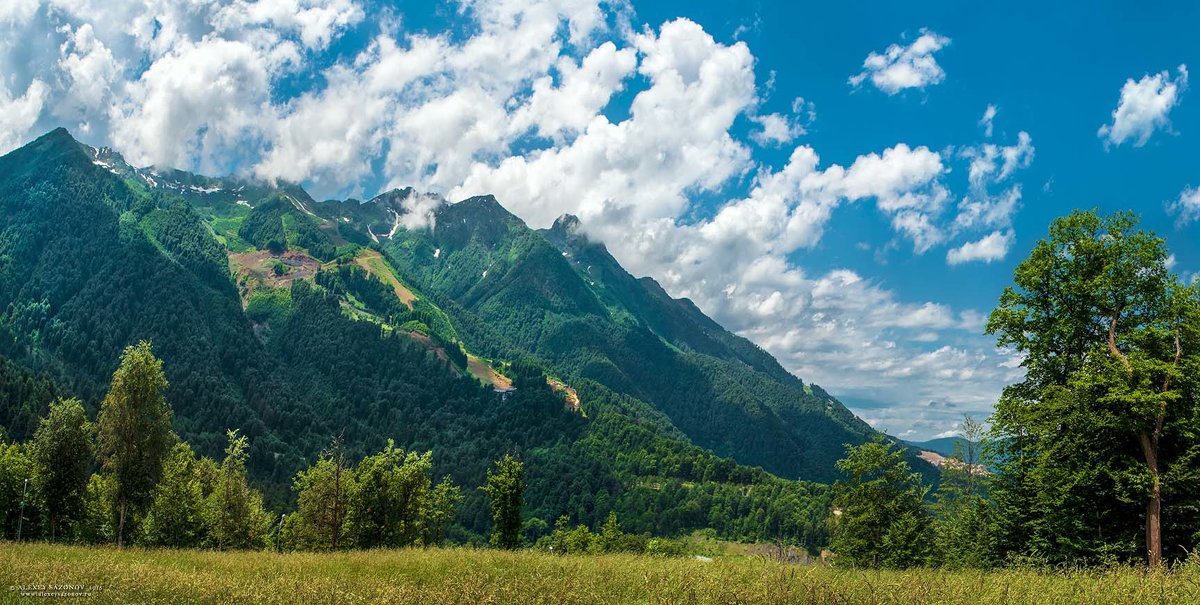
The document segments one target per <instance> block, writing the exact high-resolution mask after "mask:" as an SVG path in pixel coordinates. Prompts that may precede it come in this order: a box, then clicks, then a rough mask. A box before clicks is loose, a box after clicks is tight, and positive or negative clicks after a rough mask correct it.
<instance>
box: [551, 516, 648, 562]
mask: <svg viewBox="0 0 1200 605" xmlns="http://www.w3.org/2000/svg"><path fill="white" fill-rule="evenodd" d="M570 522H571V519H570V517H568V516H566V515H563V516H562V517H559V518H558V521H557V522H555V524H554V531H552V532H550V533H549V534H547V535H545V536H543V537H542V538H541V539H539V540H538V541H537V544H536V545H535V547H536V548H537V549H539V550H544V551H547V552H552V553H555V554H560V555H567V554H598V553H615V552H630V553H650V554H666V553H665V551H666V550H667V549H665V548H664V544H661V543H656V544H654V545H653V550H654V552H652V547H651V542H653V541H654V540H653V539H652V538H651V537H650V536H649V534H641V535H638V534H629V533H625V532H623V531H621V524H620V523H619V522H618V521H617V514H616V513H615V512H611V513H609V514H608V518H607V519H605V521H604V524H603V525H601V526H600V527H598V528H597V529H596V531H592V530H590V529H588V527H587V526H586V525H576V526H575V527H574V528H572V527H570ZM660 542H662V541H660Z"/></svg>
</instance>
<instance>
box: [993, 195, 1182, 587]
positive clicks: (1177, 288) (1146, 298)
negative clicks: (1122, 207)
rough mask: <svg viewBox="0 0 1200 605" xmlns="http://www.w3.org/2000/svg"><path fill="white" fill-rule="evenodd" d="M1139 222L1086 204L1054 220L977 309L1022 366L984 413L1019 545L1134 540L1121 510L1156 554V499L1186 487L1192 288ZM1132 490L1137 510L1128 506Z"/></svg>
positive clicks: (1099, 552)
mask: <svg viewBox="0 0 1200 605" xmlns="http://www.w3.org/2000/svg"><path fill="white" fill-rule="evenodd" d="M1137 222H1138V221H1137V218H1136V217H1135V216H1134V215H1133V214H1132V213H1128V212H1124V213H1117V214H1113V215H1111V216H1106V217H1101V216H1099V215H1098V214H1097V213H1096V212H1094V211H1093V212H1082V211H1076V212H1074V213H1072V214H1071V215H1069V216H1066V217H1063V218H1060V219H1058V220H1056V221H1054V223H1053V224H1052V225H1051V227H1050V236H1049V238H1048V239H1045V240H1042V241H1040V242H1038V243H1037V245H1035V246H1034V249H1033V251H1032V252H1031V253H1030V256H1029V258H1027V259H1026V260H1025V261H1023V262H1022V263H1021V264H1020V265H1019V266H1018V267H1017V269H1016V273H1015V276H1014V281H1015V286H1014V287H1009V288H1006V289H1005V290H1004V292H1003V294H1001V297H1000V303H999V305H998V306H997V307H996V309H995V310H994V311H993V312H992V314H991V317H990V318H989V321H988V325H987V332H988V333H989V334H995V335H997V337H998V338H997V340H998V343H999V344H1000V345H1001V346H1006V347H1011V348H1013V349H1015V350H1016V351H1019V352H1020V353H1021V354H1023V355H1024V361H1023V366H1024V368H1025V370H1026V375H1025V378H1024V380H1022V381H1021V382H1019V383H1017V384H1014V385H1011V386H1009V387H1007V388H1006V389H1005V390H1004V393H1003V395H1002V397H1001V399H1000V401H999V403H998V404H997V407H996V413H995V415H994V417H993V420H992V426H993V429H994V430H995V432H996V436H998V437H1000V438H1001V439H1003V440H1004V441H1005V442H1006V443H1007V445H1006V448H1007V451H1006V452H1005V457H1006V458H1007V461H1006V462H1005V463H1004V464H1003V465H1002V466H1001V469H1000V470H1001V472H1002V473H1011V474H1012V475H1013V476H1014V477H1013V478H1015V481H1014V480H1012V478H1010V479H1009V480H1002V481H1000V482H998V483H997V486H996V487H997V488H998V489H999V490H1000V491H1001V493H999V494H998V496H999V497H1000V498H999V499H1000V501H1001V502H1002V503H1003V502H1004V501H1006V500H1008V501H1013V500H1015V499H1018V498H1024V499H1026V500H1028V502H1026V503H1025V505H1024V506H1023V508H1026V509H1028V510H1029V511H1031V512H1030V513H1029V514H1028V515H1027V517H1026V518H1024V519H1023V520H1022V522H1021V525H1023V527H1018V528H1015V529H1016V531H1015V532H1013V533H1016V534H1019V535H1022V536H1024V539H1025V541H1026V542H1027V544H1025V545H1024V546H1025V548H1026V549H1031V550H1032V549H1037V550H1039V551H1042V552H1044V553H1050V554H1052V555H1054V554H1057V555H1058V558H1073V557H1103V556H1106V555H1107V554H1109V553H1112V552H1113V551H1114V550H1116V551H1120V549H1121V546H1120V545H1121V544H1122V543H1124V542H1125V541H1132V540H1134V538H1133V534H1134V533H1135V532H1133V531H1131V530H1133V529H1134V527H1133V526H1131V522H1132V523H1137V524H1138V525H1140V526H1141V527H1142V531H1143V538H1142V542H1143V545H1144V548H1143V553H1144V556H1145V557H1146V560H1147V562H1148V563H1149V564H1150V565H1152V566H1158V565H1160V564H1161V563H1162V560H1163V539H1162V529H1163V523H1162V515H1163V503H1164V500H1165V498H1166V497H1167V494H1168V493H1174V494H1176V495H1177V496H1178V497H1181V498H1187V497H1188V496H1185V494H1186V493H1187V492H1188V491H1192V490H1190V489H1189V487H1188V486H1189V485H1191V486H1193V487H1194V482H1195V478H1196V477H1195V475H1196V473H1195V472H1194V471H1195V470H1196V469H1195V462H1193V461H1194V460H1195V457H1196V456H1197V455H1200V451H1198V448H1200V445H1198V444H1197V442H1196V440H1195V438H1194V436H1195V435H1196V431H1197V429H1200V426H1197V421H1198V418H1197V413H1196V389H1195V385H1194V384H1192V382H1193V381H1194V380H1195V375H1194V374H1189V373H1187V372H1185V368H1188V367H1196V365H1197V361H1196V355H1197V353H1198V352H1200V333H1198V330H1200V297H1198V295H1197V291H1196V288H1194V287H1190V286H1185V285H1184V284H1182V283H1181V282H1180V280H1179V279H1178V278H1177V277H1176V276H1174V275H1172V274H1171V272H1170V270H1169V267H1168V258H1169V256H1168V254H1167V250H1166V246H1165V242H1164V241H1163V240H1162V239H1161V238H1158V237H1156V236H1155V235H1154V234H1153V233H1150V232H1147V231H1143V230H1139V229H1138V228H1137ZM1139 500H1140V501H1141V503H1142V511H1143V512H1142V514H1141V515H1137V514H1136V512H1134V511H1133V510H1130V509H1129V507H1128V504H1129V503H1132V502H1136V501H1139ZM1180 504H1183V503H1182V502H1181V503H1180ZM1184 508H1188V507H1185V506H1181V507H1180V509H1181V510H1182V509H1184ZM1139 517H1140V520H1139ZM1189 538H1190V536H1189Z"/></svg>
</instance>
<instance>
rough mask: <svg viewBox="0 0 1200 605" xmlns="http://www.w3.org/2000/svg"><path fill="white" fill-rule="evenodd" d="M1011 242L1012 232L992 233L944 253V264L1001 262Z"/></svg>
mask: <svg viewBox="0 0 1200 605" xmlns="http://www.w3.org/2000/svg"><path fill="white" fill-rule="evenodd" d="M1012 242H1013V233H1012V231H993V232H991V233H989V234H987V235H985V236H984V237H983V238H982V239H980V240H978V241H974V242H967V243H965V244H963V245H961V246H959V247H957V248H954V249H952V250H950V251H949V252H947V253H946V262H947V263H950V264H951V265H957V264H961V263H966V262H971V261H983V262H985V263H990V262H992V261H997V260H1002V259H1003V258H1004V256H1005V255H1006V254H1008V249H1009V248H1011V247H1012Z"/></svg>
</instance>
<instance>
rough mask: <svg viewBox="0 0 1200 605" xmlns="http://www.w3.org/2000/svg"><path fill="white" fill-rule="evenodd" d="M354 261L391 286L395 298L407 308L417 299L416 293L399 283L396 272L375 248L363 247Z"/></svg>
mask: <svg viewBox="0 0 1200 605" xmlns="http://www.w3.org/2000/svg"><path fill="white" fill-rule="evenodd" d="M354 262H355V263H357V264H358V266H360V267H362V268H363V269H365V270H366V271H367V272H368V273H370V274H371V275H374V276H375V277H378V278H379V279H381V280H383V282H384V283H385V284H387V285H389V286H391V287H392V292H395V293H396V298H399V299H400V302H402V303H404V304H406V305H408V308H410V309H411V308H412V306H413V303H414V302H416V300H417V295H416V294H413V293H412V290H409V289H408V288H407V287H405V285H404V284H402V283H400V279H399V278H398V277H396V272H395V271H393V270H392V268H391V266H390V265H388V262H387V261H386V260H384V258H383V256H382V255H380V254H379V253H378V252H376V251H375V250H369V249H364V250H362V251H361V252H359V254H358V256H357V257H356V258H355V259H354Z"/></svg>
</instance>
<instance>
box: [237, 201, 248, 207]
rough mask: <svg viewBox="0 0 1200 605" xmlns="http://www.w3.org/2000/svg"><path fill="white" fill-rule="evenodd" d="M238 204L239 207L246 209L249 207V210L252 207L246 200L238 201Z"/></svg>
mask: <svg viewBox="0 0 1200 605" xmlns="http://www.w3.org/2000/svg"><path fill="white" fill-rule="evenodd" d="M237 204H238V205H239V206H245V207H247V208H249V207H250V202H247V201H246V200H238V201H237Z"/></svg>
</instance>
